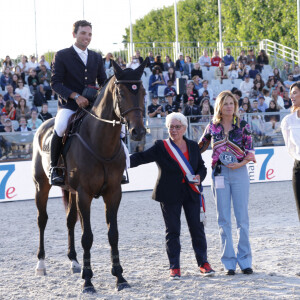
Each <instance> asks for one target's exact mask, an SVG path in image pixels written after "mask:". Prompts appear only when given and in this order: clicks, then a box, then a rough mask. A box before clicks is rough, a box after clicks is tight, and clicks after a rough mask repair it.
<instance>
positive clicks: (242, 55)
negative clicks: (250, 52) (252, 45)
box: [236, 49, 247, 63]
mask: <svg viewBox="0 0 300 300" xmlns="http://www.w3.org/2000/svg"><path fill="white" fill-rule="evenodd" d="M245 59H247V56H246V54H245V50H243V49H242V50H241V53H240V56H239V57H238V58H237V59H236V61H237V63H239V62H242V63H244V60H245Z"/></svg>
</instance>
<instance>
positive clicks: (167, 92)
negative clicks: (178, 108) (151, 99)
mask: <svg viewBox="0 0 300 300" xmlns="http://www.w3.org/2000/svg"><path fill="white" fill-rule="evenodd" d="M172 85H173V81H172V80H171V79H169V80H168V82H167V87H166V88H165V90H164V95H165V96H166V95H167V94H169V93H170V94H172V95H173V96H176V90H175V89H174V88H173V86H172Z"/></svg>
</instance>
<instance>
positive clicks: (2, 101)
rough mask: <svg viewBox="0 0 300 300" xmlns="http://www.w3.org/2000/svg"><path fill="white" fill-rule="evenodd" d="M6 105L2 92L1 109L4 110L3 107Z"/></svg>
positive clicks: (0, 96)
mask: <svg viewBox="0 0 300 300" xmlns="http://www.w3.org/2000/svg"><path fill="white" fill-rule="evenodd" d="M4 106H5V101H4V99H3V95H2V94H0V110H1V111H2V108H3V107H4Z"/></svg>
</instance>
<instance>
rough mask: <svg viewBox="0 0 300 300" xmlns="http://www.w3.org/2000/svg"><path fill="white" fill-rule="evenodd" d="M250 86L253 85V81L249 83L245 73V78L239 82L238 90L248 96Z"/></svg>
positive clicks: (248, 77)
mask: <svg viewBox="0 0 300 300" xmlns="http://www.w3.org/2000/svg"><path fill="white" fill-rule="evenodd" d="M252 87H253V83H251V81H250V76H249V75H248V74H247V75H245V80H244V81H242V82H241V84H240V90H241V92H242V93H243V95H246V96H248V97H249V95H250V93H251V89H252Z"/></svg>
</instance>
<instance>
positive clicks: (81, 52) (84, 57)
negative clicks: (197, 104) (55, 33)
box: [73, 45, 88, 65]
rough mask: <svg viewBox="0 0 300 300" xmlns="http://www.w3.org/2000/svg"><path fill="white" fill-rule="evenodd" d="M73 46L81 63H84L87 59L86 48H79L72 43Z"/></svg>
mask: <svg viewBox="0 0 300 300" xmlns="http://www.w3.org/2000/svg"><path fill="white" fill-rule="evenodd" d="M73 48H74V49H75V51H76V52H77V54H78V55H79V57H80V58H81V60H82V61H83V63H84V64H85V65H86V63H87V59H88V50H87V48H86V49H85V50H81V49H79V48H78V47H77V46H75V45H73Z"/></svg>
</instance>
